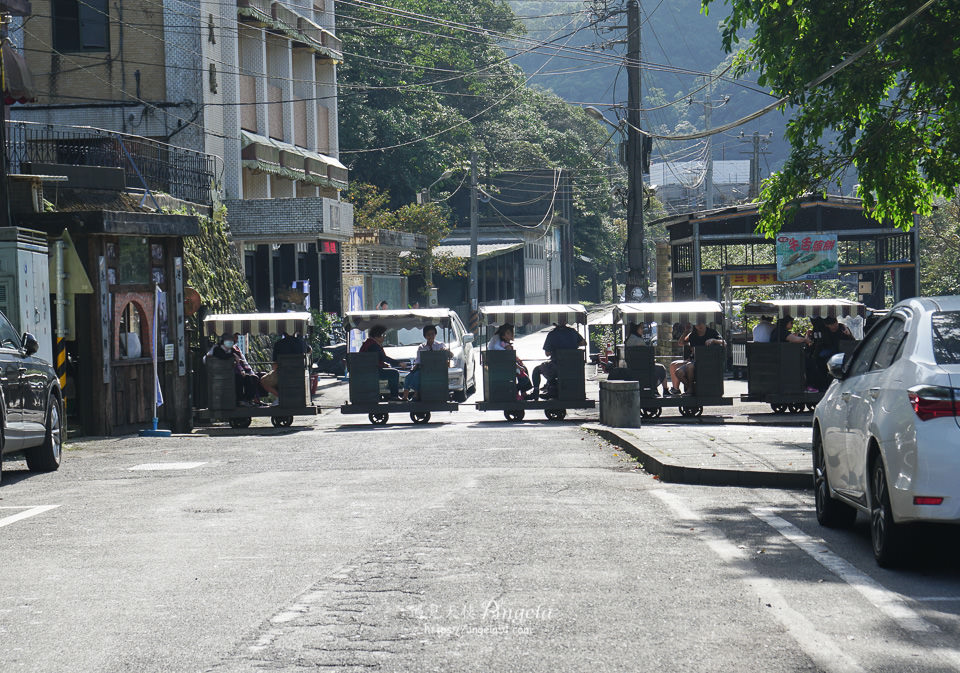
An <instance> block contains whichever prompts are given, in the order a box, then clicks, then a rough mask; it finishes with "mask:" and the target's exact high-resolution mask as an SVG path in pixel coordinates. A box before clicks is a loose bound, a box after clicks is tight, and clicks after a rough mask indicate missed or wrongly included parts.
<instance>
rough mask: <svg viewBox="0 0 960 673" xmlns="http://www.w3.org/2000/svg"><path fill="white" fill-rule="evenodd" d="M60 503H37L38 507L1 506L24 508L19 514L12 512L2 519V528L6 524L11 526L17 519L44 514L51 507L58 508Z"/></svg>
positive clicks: (21, 519)
mask: <svg viewBox="0 0 960 673" xmlns="http://www.w3.org/2000/svg"><path fill="white" fill-rule="evenodd" d="M59 506H60V505H37V506H36V507H13V506H9V507H0V509H22V510H24V511H22V512H19V513H18V514H11V515H10V516H7V517H4V518H2V519H0V528H3V527H4V526H9V525H10V524H12V523H16V522H17V521H23V520H24V519H29V518H30V517H32V516H36V515H37V514H43V513H44V512H49V511H50V510H51V509H56V508H57V507H59Z"/></svg>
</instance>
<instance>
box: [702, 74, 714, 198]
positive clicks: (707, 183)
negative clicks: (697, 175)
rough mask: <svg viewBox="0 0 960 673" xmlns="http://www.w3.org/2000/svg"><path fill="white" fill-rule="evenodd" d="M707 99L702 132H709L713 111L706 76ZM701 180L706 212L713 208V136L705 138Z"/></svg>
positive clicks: (704, 105)
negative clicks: (705, 163) (704, 158)
mask: <svg viewBox="0 0 960 673" xmlns="http://www.w3.org/2000/svg"><path fill="white" fill-rule="evenodd" d="M707 81H708V83H707V98H706V102H705V103H704V104H703V125H704V130H705V131H709V130H710V112H711V111H712V110H713V102H712V101H711V100H710V84H709V75H708V76H707ZM706 173H707V174H706V175H705V176H704V178H703V187H704V190H706V194H705V196H706V198H705V199H704V200H703V201H704V202H703V205H704V207H705V208H706V209H707V210H711V209H712V208H713V136H710V135H708V136H707V170H706Z"/></svg>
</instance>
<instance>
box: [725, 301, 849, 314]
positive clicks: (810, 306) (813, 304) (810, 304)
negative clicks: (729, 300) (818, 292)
mask: <svg viewBox="0 0 960 673" xmlns="http://www.w3.org/2000/svg"><path fill="white" fill-rule="evenodd" d="M743 312H744V313H745V314H749V315H769V316H775V317H777V318H782V317H783V316H785V315H790V316H793V317H794V318H815V317H820V318H827V317H830V316H834V317H842V316H850V315H859V316H863V317H866V315H867V307H866V306H864V305H863V304H861V303H859V302H856V301H850V300H849V299H771V300H770V301H759V302H751V303H749V304H745V305H744V307H743Z"/></svg>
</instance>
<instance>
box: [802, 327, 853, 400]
mask: <svg viewBox="0 0 960 673" xmlns="http://www.w3.org/2000/svg"><path fill="white" fill-rule="evenodd" d="M852 340H853V334H851V333H850V330H849V329H847V326H846V325H841V324H840V323H839V322H838V321H837V319H836V317H834V316H830V317H828V318H822V319H821V318H814V319H813V348H812V349H811V353H810V356H809V358H808V359H807V392H811V393H812V392H819V391H821V390H826V389H827V387H828V386H829V385H830V381H831V380H832V379H831V376H830V374H829V372H828V371H827V361H828V360H829V359H830V358H831V357H833V356H834V355H836V354H837V353H839V352H840V342H841V341H852Z"/></svg>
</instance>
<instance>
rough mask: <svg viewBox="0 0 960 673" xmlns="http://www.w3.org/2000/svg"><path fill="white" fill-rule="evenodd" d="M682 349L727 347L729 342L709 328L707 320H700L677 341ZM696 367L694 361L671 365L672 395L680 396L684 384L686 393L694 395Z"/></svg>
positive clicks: (679, 361) (677, 361)
mask: <svg viewBox="0 0 960 673" xmlns="http://www.w3.org/2000/svg"><path fill="white" fill-rule="evenodd" d="M677 345H679V346H681V347H685V346H689V347H690V348H697V347H699V346H726V345H727V342H726V341H724V340H723V338H722V337H721V336H720V333H719V332H717V330H715V329H713V328H712V327H707V321H706V320H705V319H702V318H701V319H698V320H697V324H696V326H694V327H693V328H691V329H689V330H688V331H687V332H686V333H685V334H684V335H683V336H682V337H680V339H679V340H678V341H677ZM695 372H696V369H695V366H694V363H693V360H674V361H673V362H671V363H670V382H671V383H672V384H673V385H672V387H671V388H670V394H671V395H680V394H681V393H680V384H681V383H682V384H683V387H684V391H685V392H686V393H687V394H688V395H691V394H693V382H694V380H695Z"/></svg>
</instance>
